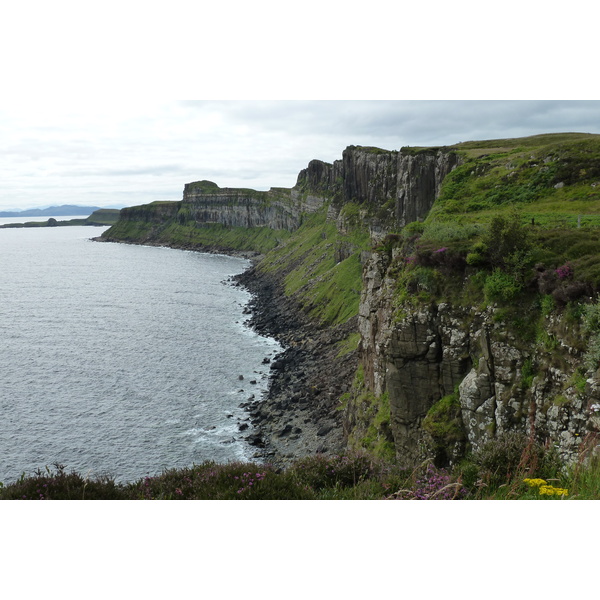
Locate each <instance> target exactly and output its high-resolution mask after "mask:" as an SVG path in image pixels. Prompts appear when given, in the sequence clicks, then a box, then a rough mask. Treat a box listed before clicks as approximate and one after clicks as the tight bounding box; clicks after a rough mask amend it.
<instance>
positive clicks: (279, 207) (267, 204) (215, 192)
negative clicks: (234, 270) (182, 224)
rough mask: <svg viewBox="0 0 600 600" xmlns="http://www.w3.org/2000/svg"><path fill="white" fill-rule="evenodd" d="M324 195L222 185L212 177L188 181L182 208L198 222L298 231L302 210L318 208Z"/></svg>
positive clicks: (183, 211) (184, 212) (308, 210)
mask: <svg viewBox="0 0 600 600" xmlns="http://www.w3.org/2000/svg"><path fill="white" fill-rule="evenodd" d="M322 205H323V199H313V198H310V199H308V200H305V199H304V198H303V197H301V196H300V195H299V194H292V190H288V189H283V188H271V189H270V190H269V191H267V192H260V191H256V190H250V189H243V188H220V187H219V186H218V185H217V184H215V183H212V182H210V181H201V182H196V183H188V184H186V185H185V187H184V190H183V200H182V203H181V211H182V214H183V215H184V217H185V218H186V219H192V220H193V221H195V222H196V223H198V224H203V223H219V224H221V225H225V226H227V227H265V226H268V227H270V228H271V229H287V230H288V231H294V230H295V229H297V228H298V227H299V226H300V223H301V222H302V214H303V213H310V212H314V211H315V210H318V209H319V208H321V206H322Z"/></svg>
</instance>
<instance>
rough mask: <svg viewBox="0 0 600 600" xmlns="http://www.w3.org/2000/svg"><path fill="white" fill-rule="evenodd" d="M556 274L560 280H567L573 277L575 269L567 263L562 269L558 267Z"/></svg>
mask: <svg viewBox="0 0 600 600" xmlns="http://www.w3.org/2000/svg"><path fill="white" fill-rule="evenodd" d="M555 272H556V274H557V275H558V278H559V279H567V278H568V277H572V276H573V267H572V266H571V264H570V263H565V264H564V265H563V266H562V267H558V269H556V271H555Z"/></svg>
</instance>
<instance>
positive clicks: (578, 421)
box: [359, 253, 600, 466]
mask: <svg viewBox="0 0 600 600" xmlns="http://www.w3.org/2000/svg"><path fill="white" fill-rule="evenodd" d="M387 268H388V263H387V262H386V260H385V259H384V258H383V257H382V256H381V255H378V254H377V253H374V254H373V255H372V256H371V257H370V259H369V261H368V262H367V263H366V264H365V269H364V277H365V286H364V290H363V294H362V297H361V306H360V313H359V330H360V332H361V334H362V342H361V345H360V361H361V364H362V365H363V366H364V373H365V385H366V386H367V389H368V390H370V391H372V392H373V393H375V394H376V395H377V396H380V395H381V394H383V393H384V392H387V393H388V395H389V404H390V413H391V414H390V416H391V429H392V434H393V437H394V442H395V446H396V453H397V457H398V459H399V460H400V462H401V463H403V464H405V465H407V466H409V465H414V464H415V463H416V462H418V461H419V460H422V459H423V458H424V457H426V456H427V455H428V453H429V454H430V453H431V449H430V448H428V447H427V436H426V435H425V433H424V430H423V427H422V423H423V419H424V418H425V416H426V415H427V413H428V411H429V410H430V409H431V407H432V406H433V405H434V404H435V403H436V402H437V401H438V400H440V399H441V398H443V397H444V396H447V395H449V394H452V393H453V392H454V391H455V390H456V389H457V390H458V400H459V402H460V412H461V416H462V427H463V429H464V433H465V436H466V439H467V441H468V442H469V444H470V447H471V448H472V449H473V450H476V449H478V448H480V447H481V446H482V445H483V444H484V443H485V442H487V441H488V440H490V439H492V438H493V437H495V436H497V435H500V434H502V433H505V432H511V431H520V432H524V433H530V432H534V434H535V435H536V437H537V439H538V440H539V441H540V442H547V443H552V444H554V445H555V446H556V447H557V449H558V451H559V453H560V454H561V457H562V458H563V460H565V461H567V462H569V461H572V460H574V459H575V458H576V457H577V454H578V451H579V448H580V445H581V442H582V439H583V438H584V437H585V435H586V433H587V431H588V430H589V429H591V424H590V423H589V411H588V406H589V405H590V403H591V402H593V401H594V398H600V391H599V390H600V386H597V385H596V379H594V378H590V379H589V380H588V385H587V387H586V391H585V393H581V392H580V391H577V390H576V389H575V388H574V387H572V386H571V387H569V381H570V379H571V378H572V376H573V374H574V373H575V370H576V368H577V367H578V366H579V365H580V364H581V352H580V351H579V350H577V349H576V348H574V347H572V346H571V345H570V344H569V343H567V341H566V340H565V339H562V338H561V333H560V332H561V331H563V330H564V326H563V324H562V317H560V316H558V317H556V316H555V317H553V318H552V320H550V321H549V322H548V323H547V329H548V331H555V332H556V337H557V338H559V339H561V342H562V343H561V344H560V345H559V346H558V348H557V349H555V350H553V352H552V353H546V354H544V353H543V352H538V353H537V355H536V357H535V362H536V371H537V372H538V375H537V377H535V378H534V380H533V383H532V384H531V386H527V385H524V383H523V376H522V371H523V368H524V365H525V362H526V361H527V360H531V355H530V349H531V348H530V347H529V346H528V345H527V344H523V343H520V342H519V340H518V338H517V337H516V336H514V335H511V334H510V331H509V330H508V328H507V326H505V325H504V326H499V325H498V322H497V320H495V319H494V313H495V309H494V308H493V307H489V308H487V309H485V310H479V309H477V308H476V307H470V308H467V307H464V306H452V305H450V304H439V305H436V304H435V303H432V304H431V305H429V306H423V307H421V308H419V309H416V310H415V309H410V310H407V311H406V314H405V316H404V317H403V318H400V319H398V317H397V315H398V312H397V310H398V307H395V306H394V305H393V302H392V300H393V297H394V293H395V287H394V282H393V280H391V279H388V277H387V273H386V270H387ZM575 337H576V336H575ZM555 364H560V365H561V367H560V368H559V367H557V366H554V365H555ZM594 394H595V395H594ZM599 408H600V405H599ZM599 424H600V423H599Z"/></svg>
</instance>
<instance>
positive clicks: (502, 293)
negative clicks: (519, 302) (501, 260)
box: [483, 268, 522, 303]
mask: <svg viewBox="0 0 600 600" xmlns="http://www.w3.org/2000/svg"><path fill="white" fill-rule="evenodd" d="M521 289H522V286H521V285H520V284H519V282H518V281H517V280H516V279H515V277H514V276H513V275H510V274H508V273H505V272H504V271H501V270H500V269H498V268H496V269H494V270H493V271H492V273H491V274H490V275H488V276H487V277H486V280H485V284H484V286H483V291H484V294H485V298H486V300H487V301H488V302H502V303H508V302H511V301H512V300H514V299H515V298H516V297H517V296H518V294H519V292H520V291H521Z"/></svg>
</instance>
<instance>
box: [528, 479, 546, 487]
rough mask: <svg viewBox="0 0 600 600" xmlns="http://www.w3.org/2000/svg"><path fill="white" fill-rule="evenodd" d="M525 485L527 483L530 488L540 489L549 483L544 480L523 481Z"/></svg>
mask: <svg viewBox="0 0 600 600" xmlns="http://www.w3.org/2000/svg"><path fill="white" fill-rule="evenodd" d="M523 483H526V484H527V485H528V486H529V487H536V486H537V487H539V486H541V485H547V482H546V481H544V480H543V479H523Z"/></svg>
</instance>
